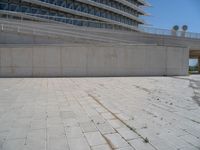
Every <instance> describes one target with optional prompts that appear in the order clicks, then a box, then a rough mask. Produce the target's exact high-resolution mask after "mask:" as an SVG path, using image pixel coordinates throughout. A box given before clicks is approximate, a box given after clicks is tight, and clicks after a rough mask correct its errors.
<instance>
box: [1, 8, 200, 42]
mask: <svg viewBox="0 0 200 150" xmlns="http://www.w3.org/2000/svg"><path fill="white" fill-rule="evenodd" d="M0 12H2V11H1V10H0ZM12 13H15V12H12ZM23 15H28V16H32V17H33V18H31V17H30V20H31V19H33V20H36V19H37V18H40V19H43V20H42V21H44V22H47V23H50V22H51V23H56V24H63V23H62V22H58V21H56V20H58V19H63V20H65V22H66V21H68V22H71V25H74V24H76V23H77V26H85V27H90V28H106V26H107V27H109V29H112V30H113V31H120V30H121V29H117V28H116V25H115V24H112V23H107V22H102V21H92V20H85V19H77V18H66V17H61V16H49V15H41V14H31V13H21V14H20V15H19V17H20V20H21V22H22V21H24V20H25V18H24V16H23ZM51 18H54V20H52V19H51ZM26 19H27V18H26ZM39 21H40V20H39ZM69 25H70V23H69ZM1 28H2V27H1ZM107 29H108V28H107ZM1 30H2V29H1ZM138 30H139V31H140V32H142V33H146V34H152V35H160V36H172V37H181V38H192V39H200V33H193V32H184V31H173V30H168V29H159V28H153V27H148V26H139V27H138Z"/></svg>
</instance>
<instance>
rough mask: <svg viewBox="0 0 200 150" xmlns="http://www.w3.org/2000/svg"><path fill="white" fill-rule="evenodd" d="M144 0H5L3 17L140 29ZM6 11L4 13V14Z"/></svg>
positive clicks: (0, 5) (1, 10)
mask: <svg viewBox="0 0 200 150" xmlns="http://www.w3.org/2000/svg"><path fill="white" fill-rule="evenodd" d="M148 5H149V4H148V3H147V2H146V1H144V0H1V1H0V14H1V16H4V15H5V12H6V13H7V14H12V15H10V16H13V17H14V16H15V17H17V16H19V15H20V14H22V13H23V15H24V18H27V19H28V18H29V17H30V16H32V17H33V15H34V17H35V18H38V19H41V18H42V19H52V20H54V21H60V22H65V23H68V24H73V25H78V26H90V27H98V28H113V27H114V28H117V29H126V30H136V31H137V30H138V25H140V24H144V21H143V20H142V19H141V18H140V16H142V15H147V14H146V13H145V12H144V11H143V9H142V6H148ZM3 14H4V15H3Z"/></svg>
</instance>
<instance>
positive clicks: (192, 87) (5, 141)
mask: <svg viewBox="0 0 200 150" xmlns="http://www.w3.org/2000/svg"><path fill="white" fill-rule="evenodd" d="M90 149H92V150H113V149H117V150H200V76H199V75H194V76H189V77H120V78H0V150H90Z"/></svg>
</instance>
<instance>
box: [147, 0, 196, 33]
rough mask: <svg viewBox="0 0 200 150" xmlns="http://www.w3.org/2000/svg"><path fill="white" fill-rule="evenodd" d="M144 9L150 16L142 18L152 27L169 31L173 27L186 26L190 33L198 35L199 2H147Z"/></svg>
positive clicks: (178, 0)
mask: <svg viewBox="0 0 200 150" xmlns="http://www.w3.org/2000/svg"><path fill="white" fill-rule="evenodd" d="M147 1H148V2H149V3H150V4H151V5H152V7H149V8H145V11H146V12H148V13H149V14H151V16H148V17H144V19H145V21H146V22H147V23H148V24H150V25H152V26H153V27H158V28H165V29H171V28H172V26H174V25H179V26H182V25H184V24H186V25H188V27H189V31H190V32H199V33H200V0H147Z"/></svg>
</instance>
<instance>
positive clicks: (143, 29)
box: [139, 26, 200, 39]
mask: <svg viewBox="0 0 200 150" xmlns="http://www.w3.org/2000/svg"><path fill="white" fill-rule="evenodd" d="M139 30H140V31H141V32H143V33H148V34H154V35H161V36H163V35H164V36H174V37H182V38H193V39H200V33H194V32H185V31H174V30H168V29H159V28H153V27H147V26H139Z"/></svg>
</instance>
